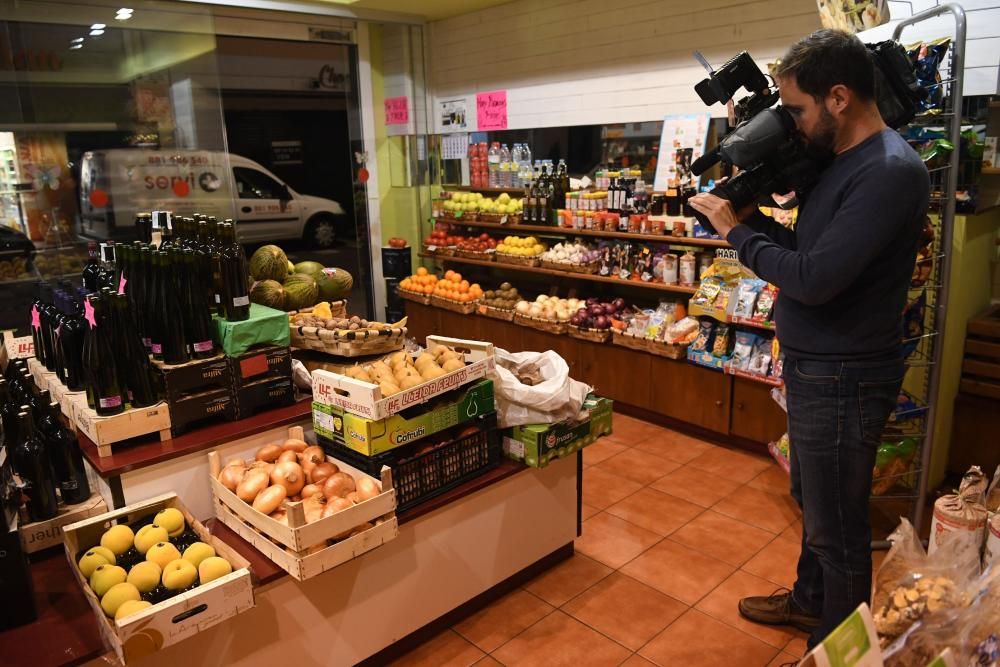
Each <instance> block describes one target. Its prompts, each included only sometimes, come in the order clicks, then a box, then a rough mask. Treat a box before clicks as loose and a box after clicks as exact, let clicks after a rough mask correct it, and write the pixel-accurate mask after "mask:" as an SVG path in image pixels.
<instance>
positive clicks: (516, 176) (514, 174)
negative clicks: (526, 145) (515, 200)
mask: <svg viewBox="0 0 1000 667" xmlns="http://www.w3.org/2000/svg"><path fill="white" fill-rule="evenodd" d="M521 160H522V155H521V144H514V147H513V148H512V149H511V150H510V187H512V188H522V187H524V183H523V182H522V181H521Z"/></svg>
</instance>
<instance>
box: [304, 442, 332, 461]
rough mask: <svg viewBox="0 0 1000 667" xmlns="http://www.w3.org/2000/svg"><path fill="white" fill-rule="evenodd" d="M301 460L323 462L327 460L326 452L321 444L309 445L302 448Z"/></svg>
mask: <svg viewBox="0 0 1000 667" xmlns="http://www.w3.org/2000/svg"><path fill="white" fill-rule="evenodd" d="M301 457H302V458H301V461H303V462H304V461H311V462H312V463H323V462H324V461H326V454H325V453H324V452H323V448H322V447H320V446H319V445H309V446H308V447H306V448H305V449H303V450H302V454H301Z"/></svg>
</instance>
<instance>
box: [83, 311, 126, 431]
mask: <svg viewBox="0 0 1000 667" xmlns="http://www.w3.org/2000/svg"><path fill="white" fill-rule="evenodd" d="M84 309H85V318H86V320H87V324H88V328H87V332H86V335H85V338H84V342H83V366H84V372H85V373H86V376H87V402H88V403H89V404H90V405H91V407H92V408H93V409H94V410H95V411H96V412H97V414H98V415H100V416H102V417H107V416H110V415H117V414H119V413H121V412H122V411H124V409H125V401H123V400H122V387H121V386H120V385H119V384H118V365H117V362H116V360H115V350H114V349H113V348H112V344H111V340H112V336H111V332H110V331H109V329H110V328H111V327H110V323H109V321H108V318H107V313H106V311H105V304H104V303H103V300H102V299H101V297H100V296H98V295H96V294H95V295H90V296H89V297H88V299H87V301H86V303H85V304H84Z"/></svg>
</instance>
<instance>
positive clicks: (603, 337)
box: [567, 324, 611, 343]
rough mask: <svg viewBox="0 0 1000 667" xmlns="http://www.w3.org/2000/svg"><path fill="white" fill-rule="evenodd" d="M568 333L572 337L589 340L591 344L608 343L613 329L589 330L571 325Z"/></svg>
mask: <svg viewBox="0 0 1000 667" xmlns="http://www.w3.org/2000/svg"><path fill="white" fill-rule="evenodd" d="M567 331H568V332H569V335H570V336H571V337H573V338H579V339H580V340H589V341H590V342H591V343H607V342H608V341H609V340H610V339H611V329H587V328H585V327H577V326H573V325H572V324H571V325H569V327H568V329H567Z"/></svg>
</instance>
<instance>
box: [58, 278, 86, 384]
mask: <svg viewBox="0 0 1000 667" xmlns="http://www.w3.org/2000/svg"><path fill="white" fill-rule="evenodd" d="M85 324H86V322H85V321H84V319H83V304H82V303H80V302H78V301H77V300H76V299H75V298H74V297H73V296H67V298H66V301H65V310H64V311H63V322H62V329H61V331H60V334H59V344H60V349H61V354H60V356H61V357H62V368H63V377H64V378H65V379H64V380H63V384H65V385H66V387H67V388H68V389H69V390H70V391H80V390H81V389H83V388H84V385H85V382H84V376H83V335H84V333H85V331H86V328H85Z"/></svg>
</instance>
